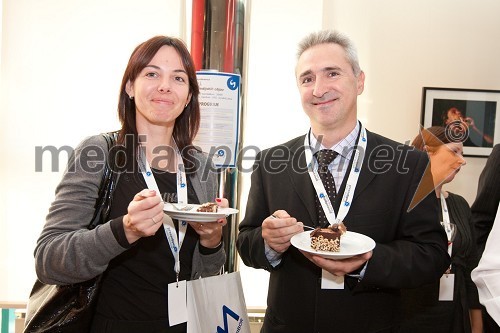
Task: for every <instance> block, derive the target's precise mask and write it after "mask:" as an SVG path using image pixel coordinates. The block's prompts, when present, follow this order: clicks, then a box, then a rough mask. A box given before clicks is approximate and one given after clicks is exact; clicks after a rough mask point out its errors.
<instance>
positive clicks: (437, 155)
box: [429, 142, 466, 186]
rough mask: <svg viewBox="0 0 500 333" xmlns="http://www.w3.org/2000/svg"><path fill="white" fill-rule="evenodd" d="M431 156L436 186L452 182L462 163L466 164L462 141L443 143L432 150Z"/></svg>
mask: <svg viewBox="0 0 500 333" xmlns="http://www.w3.org/2000/svg"><path fill="white" fill-rule="evenodd" d="M429 157H430V159H431V171H432V178H433V179H434V185H435V186H438V185H442V184H446V183H449V182H451V181H452V180H453V178H455V175H456V174H457V173H458V172H459V171H460V168H461V167H462V165H465V164H466V161H465V159H464V158H463V144H462V143H461V142H459V143H447V144H443V145H441V146H439V147H437V149H436V150H435V151H434V152H430V153H429Z"/></svg>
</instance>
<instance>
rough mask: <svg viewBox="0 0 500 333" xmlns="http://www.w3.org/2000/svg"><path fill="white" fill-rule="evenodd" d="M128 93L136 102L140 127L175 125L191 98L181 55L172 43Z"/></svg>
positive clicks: (141, 75)
mask: <svg viewBox="0 0 500 333" xmlns="http://www.w3.org/2000/svg"><path fill="white" fill-rule="evenodd" d="M126 91H127V94H128V95H129V96H130V97H133V98H134V100H135V106H136V122H137V127H138V128H141V127H142V126H144V125H148V124H153V125H160V126H167V127H173V126H174V124H175V119H176V118H177V117H178V116H179V115H180V114H181V113H182V111H183V110H184V108H185V106H186V104H187V103H188V102H189V100H190V99H191V94H190V92H189V79H188V74H187V73H186V70H185V69H184V66H183V64H182V60H181V57H180V56H179V54H178V53H177V51H176V50H175V49H174V48H173V47H172V46H166V45H165V46H162V47H161V48H160V49H159V50H158V52H157V53H156V55H155V56H154V57H153V59H151V61H150V62H149V64H148V65H147V66H146V67H144V68H143V69H142V71H141V72H140V73H139V75H138V76H137V78H136V79H135V81H134V82H129V83H127V87H126Z"/></svg>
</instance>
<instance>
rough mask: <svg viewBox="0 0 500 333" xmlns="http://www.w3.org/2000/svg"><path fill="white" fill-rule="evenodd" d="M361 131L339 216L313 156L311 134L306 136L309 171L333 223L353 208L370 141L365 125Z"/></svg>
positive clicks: (330, 221)
mask: <svg viewBox="0 0 500 333" xmlns="http://www.w3.org/2000/svg"><path fill="white" fill-rule="evenodd" d="M360 132H361V135H360V137H359V140H358V143H357V146H355V149H354V151H353V154H354V156H353V161H352V166H351V170H350V172H349V176H348V178H347V183H346V187H345V191H344V195H343V197H342V202H341V204H340V208H339V212H338V215H337V216H336V215H335V211H334V209H333V205H332V202H331V201H330V198H329V197H328V195H327V194H326V190H325V186H324V185H323V182H322V181H321V178H320V177H319V174H318V165H317V164H318V163H317V161H316V159H314V158H313V154H312V151H311V145H310V142H309V135H306V137H305V138H304V147H305V155H306V163H307V169H308V172H309V177H310V178H311V181H312V183H313V186H314V189H315V190H316V195H317V196H318V198H319V202H320V203H321V207H323V211H324V212H325V215H326V218H327V220H328V222H329V223H330V224H331V225H333V224H338V223H340V222H342V221H343V220H344V218H345V217H346V215H347V213H348V212H349V208H351V202H352V198H353V196H354V189H355V188H356V185H357V183H358V179H359V174H360V171H361V166H362V165H363V159H364V154H365V152H366V144H367V142H368V138H367V136H366V129H365V128H364V126H363V125H361V129H360ZM309 133H310V131H309ZM360 154H361V156H360Z"/></svg>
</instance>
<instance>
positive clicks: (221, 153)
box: [217, 149, 226, 156]
mask: <svg viewBox="0 0 500 333" xmlns="http://www.w3.org/2000/svg"><path fill="white" fill-rule="evenodd" d="M225 154H226V152H225V151H224V149H219V151H218V152H217V155H219V156H224V155H225Z"/></svg>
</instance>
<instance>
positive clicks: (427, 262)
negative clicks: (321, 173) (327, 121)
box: [237, 132, 449, 333]
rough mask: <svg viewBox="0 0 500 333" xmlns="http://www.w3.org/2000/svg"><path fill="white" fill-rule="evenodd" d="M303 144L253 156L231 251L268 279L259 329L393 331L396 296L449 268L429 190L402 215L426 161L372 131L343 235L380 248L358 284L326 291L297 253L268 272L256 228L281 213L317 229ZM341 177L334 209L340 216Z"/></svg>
mask: <svg viewBox="0 0 500 333" xmlns="http://www.w3.org/2000/svg"><path fill="white" fill-rule="evenodd" d="M303 143H304V136H301V137H298V138H295V139H293V140H291V141H289V142H287V143H285V144H284V145H281V146H276V147H273V148H271V149H268V150H264V151H263V152H262V153H259V154H258V155H257V157H256V162H255V165H254V171H253V174H252V183H251V189H250V194H249V198H248V203H247V209H246V213H245V218H244V220H243V221H242V222H241V224H240V227H239V231H240V233H239V236H238V240H237V248H238V251H239V254H240V256H241V258H242V260H243V262H244V263H245V264H246V265H248V266H251V267H254V268H263V269H266V270H268V271H269V272H270V273H271V274H270V280H269V290H268V299H267V310H266V316H265V319H264V325H263V330H262V332H265V333H270V332H271V333H278V332H283V333H313V332H314V333H317V332H321V333H328V332H362V333H367V332H378V331H384V330H387V331H391V327H394V326H397V325H398V323H399V321H400V291H399V289H400V288H412V287H417V286H420V285H422V284H425V283H429V282H432V281H435V280H436V279H439V278H440V277H441V276H442V274H443V272H444V271H445V270H446V268H447V267H448V265H449V256H448V254H447V239H446V235H445V233H444V230H443V229H442V227H441V225H440V223H439V215H438V204H437V202H438V201H437V200H436V196H435V194H434V192H433V193H431V194H430V195H429V196H427V197H425V198H424V199H423V200H422V201H421V202H420V204H418V205H417V206H416V207H415V208H414V209H413V210H411V211H410V212H408V211H407V210H408V207H409V205H410V202H411V200H412V198H413V195H414V193H415V191H416V189H417V186H418V185H419V182H420V181H421V177H422V174H423V173H424V170H425V168H426V166H427V164H428V157H427V155H426V154H425V153H422V152H418V151H415V150H413V149H412V148H411V147H409V146H405V145H402V144H399V143H396V142H394V141H391V140H389V139H387V138H384V137H382V136H380V135H377V134H374V133H371V132H368V146H367V149H366V153H365V159H364V162H363V166H362V170H361V173H360V176H359V181H358V184H357V186H356V190H355V194H354V198H353V202H352V204H351V208H350V210H349V213H348V214H347V216H346V218H345V219H344V223H345V225H346V226H347V229H348V231H354V232H358V233H362V234H365V235H367V236H369V237H371V238H373V239H374V240H375V242H376V247H375V248H374V250H373V256H372V258H371V259H370V260H369V262H368V265H367V268H366V272H365V275H364V278H363V279H362V280H361V281H359V282H358V280H357V279H355V278H351V277H346V279H345V288H344V290H322V289H321V283H320V280H321V269H320V268H319V267H317V266H316V265H314V264H313V263H312V262H310V261H309V260H308V259H307V258H306V257H305V256H304V255H302V253H301V252H299V251H298V250H297V249H296V248H295V247H293V246H290V248H289V249H288V250H287V251H286V252H285V253H284V254H283V256H282V259H281V262H280V264H279V265H278V266H276V267H274V268H273V267H272V266H271V265H270V263H269V262H268V260H267V259H266V256H265V247H264V240H263V238H262V228H261V224H262V221H263V220H264V219H266V218H267V217H268V216H269V215H270V214H272V213H273V212H274V211H276V210H279V209H284V210H286V211H287V212H288V213H289V214H290V215H291V216H292V217H295V218H296V219H297V220H298V221H302V222H303V223H304V224H305V225H309V226H315V221H316V219H317V212H316V208H315V201H314V200H315V199H314V196H315V195H316V192H315V191H314V188H313V185H312V182H311V180H310V178H309V174H308V173H307V168H306V162H305V155H304V144H303ZM346 178H347V176H346V177H344V184H343V185H342V186H341V188H340V189H339V191H338V192H339V194H338V195H337V200H335V202H334V207H336V211H338V206H339V203H340V202H339V201H340V200H339V199H338V198H341V197H342V194H343V192H344V189H345V182H346Z"/></svg>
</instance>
